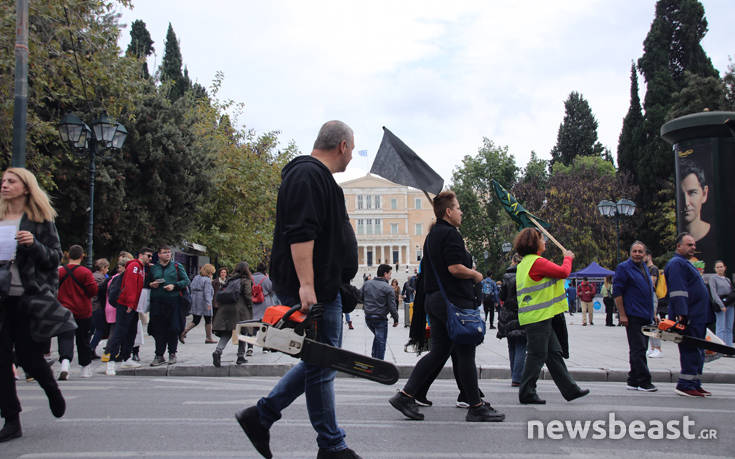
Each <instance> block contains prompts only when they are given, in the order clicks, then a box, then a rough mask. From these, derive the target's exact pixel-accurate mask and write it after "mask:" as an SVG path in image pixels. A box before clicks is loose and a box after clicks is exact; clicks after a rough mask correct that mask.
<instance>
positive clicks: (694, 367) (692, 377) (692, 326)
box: [664, 233, 712, 397]
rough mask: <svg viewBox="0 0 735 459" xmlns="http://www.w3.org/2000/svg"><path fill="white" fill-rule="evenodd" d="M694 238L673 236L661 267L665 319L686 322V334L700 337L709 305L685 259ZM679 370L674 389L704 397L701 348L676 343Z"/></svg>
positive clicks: (696, 274)
mask: <svg viewBox="0 0 735 459" xmlns="http://www.w3.org/2000/svg"><path fill="white" fill-rule="evenodd" d="M696 247H697V246H696V243H695V242H694V238H693V237H692V236H691V235H690V234H689V233H681V234H679V236H678V237H677V238H676V253H675V254H674V257H673V258H672V259H671V260H669V262H668V263H667V264H666V267H665V268H664V273H665V275H666V284H667V287H668V291H669V298H670V301H669V319H673V320H677V321H678V322H679V323H681V324H683V325H686V334H687V335H689V336H693V337H696V338H704V337H705V335H706V333H707V328H706V325H707V322H708V321H709V319H710V318H709V317H708V316H709V315H710V312H709V311H710V308H709V296H708V294H707V287H706V286H705V285H704V280H702V276H701V275H700V274H699V271H697V268H695V267H694V265H692V264H691V263H690V262H689V260H690V259H691V258H692V257H693V256H694V251H695V249H696ZM679 362H680V364H681V372H680V374H679V380H678V381H677V383H676V393H677V394H679V395H683V396H685V397H708V396H710V395H712V394H711V393H710V392H708V391H706V390H704V389H702V382H701V380H700V378H701V377H702V367H703V366H704V350H703V349H701V348H698V347H695V346H692V345H691V344H686V343H680V344H679Z"/></svg>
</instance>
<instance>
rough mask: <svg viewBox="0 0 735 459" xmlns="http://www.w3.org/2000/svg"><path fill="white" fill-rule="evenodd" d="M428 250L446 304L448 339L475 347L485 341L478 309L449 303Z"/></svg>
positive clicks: (483, 325) (482, 321)
mask: <svg viewBox="0 0 735 459" xmlns="http://www.w3.org/2000/svg"><path fill="white" fill-rule="evenodd" d="M427 248H428V249H429V254H428V255H429V257H428V258H429V264H430V265H431V270H432V272H433V273H434V278H435V279H436V283H437V284H439V291H440V292H441V294H442V297H444V301H445V302H446V303H447V332H448V333H449V339H450V340H452V342H454V343H457V344H471V345H473V346H477V345H478V344H480V343H482V341H483V340H484V339H485V321H484V320H483V317H482V314H481V313H480V309H479V308H475V309H463V308H460V307H458V306H456V305H455V304H454V303H452V302H451V301H449V297H447V293H446V292H445V291H444V286H443V285H442V281H441V279H439V274H438V273H437V272H436V268H435V267H434V262H433V261H432V260H431V248H430V247H428V244H427Z"/></svg>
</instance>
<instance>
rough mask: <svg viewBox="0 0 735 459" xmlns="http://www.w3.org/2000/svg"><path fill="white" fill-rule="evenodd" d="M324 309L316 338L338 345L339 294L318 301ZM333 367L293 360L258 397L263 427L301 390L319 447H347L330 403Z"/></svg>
mask: <svg viewBox="0 0 735 459" xmlns="http://www.w3.org/2000/svg"><path fill="white" fill-rule="evenodd" d="M282 299H283V300H284V304H296V303H298V299H293V298H282ZM322 304H323V306H324V313H323V315H322V318H321V319H320V321H319V326H318V332H317V335H318V336H317V340H318V341H319V342H322V343H327V344H330V345H332V346H337V347H341V346H342V298H341V297H340V295H339V294H337V298H335V299H334V300H333V301H331V302H329V303H322ZM336 373H337V372H336V371H335V370H331V369H327V368H322V367H318V366H316V365H311V364H307V363H304V362H303V361H301V362H299V363H297V364H296V365H295V366H294V367H292V368H291V369H290V370H289V371H288V373H286V374H285V375H284V376H283V378H281V380H280V381H278V384H276V386H275V387H274V388H273V390H271V392H270V394H268V396H267V397H263V398H261V399H260V400H258V405H257V406H258V415H259V416H260V422H261V423H262V424H263V427H265V428H266V429H270V427H271V426H272V425H273V423H274V422H276V421H278V420H279V419H281V412H282V411H283V410H284V409H286V407H288V406H289V405H290V404H291V403H292V402H293V401H294V400H296V399H297V398H298V397H299V396H300V395H301V394H306V409H307V411H308V412H309V420H310V421H311V425H312V426H313V427H314V430H315V431H316V432H317V437H316V443H317V445H319V448H325V449H327V450H329V451H340V450H343V449H345V448H347V444H346V443H345V441H344V437H345V431H344V430H342V429H341V428H340V427H339V426H338V425H337V414H336V411H335V404H334V376H335V374H336Z"/></svg>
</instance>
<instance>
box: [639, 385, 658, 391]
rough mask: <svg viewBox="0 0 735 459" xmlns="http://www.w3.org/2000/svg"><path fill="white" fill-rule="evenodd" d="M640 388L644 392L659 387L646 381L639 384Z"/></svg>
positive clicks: (655, 389)
mask: <svg viewBox="0 0 735 459" xmlns="http://www.w3.org/2000/svg"><path fill="white" fill-rule="evenodd" d="M638 390H640V391H643V392H656V391H657V390H658V387H656V386H654V385H653V384H651V383H646V384H641V385H640V386H638Z"/></svg>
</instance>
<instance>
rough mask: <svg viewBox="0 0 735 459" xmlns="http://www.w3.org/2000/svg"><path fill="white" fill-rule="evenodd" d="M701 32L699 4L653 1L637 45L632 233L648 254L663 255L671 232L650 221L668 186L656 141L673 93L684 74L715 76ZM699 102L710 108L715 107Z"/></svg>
mask: <svg viewBox="0 0 735 459" xmlns="http://www.w3.org/2000/svg"><path fill="white" fill-rule="evenodd" d="M706 33H707V20H706V19H705V17H704V7H702V4H701V3H700V2H699V1H697V0H659V1H658V2H657V3H656V16H655V18H654V20H653V23H652V24H651V28H650V30H649V32H648V35H647V36H646V39H645V41H644V42H643V55H642V56H641V58H640V59H639V60H638V69H639V70H640V72H641V74H642V75H643V78H644V79H645V81H646V96H645V98H644V102H643V108H644V109H645V115H644V123H643V129H644V135H643V138H644V139H645V142H644V143H643V144H642V145H641V147H640V149H639V154H638V156H637V157H638V158H639V159H638V161H637V162H636V166H635V169H636V170H635V176H636V180H637V184H638V185H639V189H640V192H639V194H638V197H637V199H636V202H637V203H638V206H639V208H640V209H642V212H641V215H642V217H643V218H641V219H640V220H639V222H640V226H638V233H639V236H640V237H641V238H642V239H643V240H648V241H653V247H652V250H653V252H654V253H656V254H658V253H663V252H665V251H667V250H668V247H663V246H662V245H661V241H663V240H665V239H666V238H667V237H669V236H670V235H671V234H672V233H673V232H675V231H676V229H675V227H673V226H672V227H667V228H664V233H656V232H654V230H653V228H654V227H655V223H656V221H657V220H660V216H659V215H657V214H655V213H654V211H653V209H654V207H655V206H654V204H655V203H656V201H657V199H658V198H659V196H658V192H659V190H661V189H662V187H664V186H669V185H670V183H673V175H674V157H673V155H672V153H671V147H670V145H668V144H667V143H666V142H665V141H664V140H663V139H661V137H660V134H659V132H660V129H661V126H662V125H663V124H664V123H665V122H666V121H668V119H669V118H668V117H669V116H670V115H671V114H673V112H672V111H671V109H672V107H673V105H674V103H675V100H674V96H675V94H677V93H680V92H681V91H682V90H683V89H684V88H685V87H686V86H687V77H686V72H689V73H691V74H693V75H696V76H698V77H704V78H707V77H715V78H717V77H718V73H717V70H715V68H714V67H713V66H712V62H711V61H710V59H709V57H707V55H706V53H705V52H704V49H702V46H701V44H700V42H701V41H702V38H704V35H705V34H706ZM690 81H691V80H690ZM703 103H704V104H705V105H707V106H713V105H714V103H715V102H714V101H703Z"/></svg>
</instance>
